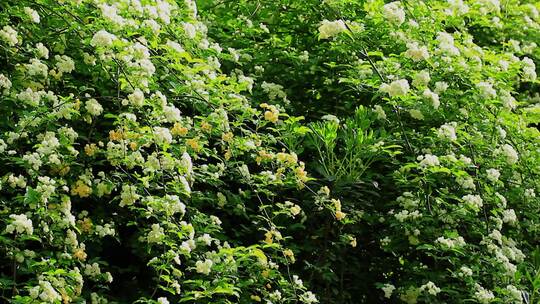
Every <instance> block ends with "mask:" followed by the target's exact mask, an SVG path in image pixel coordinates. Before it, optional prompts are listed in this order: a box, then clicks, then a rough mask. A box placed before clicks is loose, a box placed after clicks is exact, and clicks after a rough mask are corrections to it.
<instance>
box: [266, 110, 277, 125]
mask: <svg viewBox="0 0 540 304" xmlns="http://www.w3.org/2000/svg"><path fill="white" fill-rule="evenodd" d="M264 119H266V120H268V121H269V122H273V123H276V122H278V120H279V111H278V110H276V109H273V111H272V110H269V111H265V112H264Z"/></svg>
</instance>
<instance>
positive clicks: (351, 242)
mask: <svg viewBox="0 0 540 304" xmlns="http://www.w3.org/2000/svg"><path fill="white" fill-rule="evenodd" d="M349 244H351V247H353V248H354V247H356V245H357V244H356V238H355V237H351V241H350V243H349Z"/></svg>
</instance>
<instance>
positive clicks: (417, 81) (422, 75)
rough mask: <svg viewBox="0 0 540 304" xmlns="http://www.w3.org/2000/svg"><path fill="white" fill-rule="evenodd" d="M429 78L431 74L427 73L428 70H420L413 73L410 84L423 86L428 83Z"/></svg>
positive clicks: (418, 86)
mask: <svg viewBox="0 0 540 304" xmlns="http://www.w3.org/2000/svg"><path fill="white" fill-rule="evenodd" d="M430 80H431V76H430V75H429V72H428V71H426V70H422V71H420V72H418V73H416V75H414V79H413V82H412V85H413V86H415V87H417V88H421V87H425V86H427V85H428V84H429V81H430Z"/></svg>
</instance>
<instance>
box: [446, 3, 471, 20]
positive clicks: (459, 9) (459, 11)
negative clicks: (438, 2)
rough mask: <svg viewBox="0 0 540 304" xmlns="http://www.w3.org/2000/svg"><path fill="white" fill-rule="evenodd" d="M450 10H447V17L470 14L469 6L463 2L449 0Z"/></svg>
mask: <svg viewBox="0 0 540 304" xmlns="http://www.w3.org/2000/svg"><path fill="white" fill-rule="evenodd" d="M447 2H448V6H449V7H448V9H446V10H445V13H446V14H447V15H455V16H461V15H465V14H467V13H468V12H469V6H468V5H467V4H465V3H464V2H463V0H447Z"/></svg>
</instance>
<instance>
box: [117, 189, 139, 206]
mask: <svg viewBox="0 0 540 304" xmlns="http://www.w3.org/2000/svg"><path fill="white" fill-rule="evenodd" d="M139 198H140V195H138V194H137V187H135V186H133V185H123V186H122V193H121V194H120V199H121V200H120V204H119V205H120V207H124V206H129V205H133V204H134V203H135V202H136V201H137V200H138V199H139Z"/></svg>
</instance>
